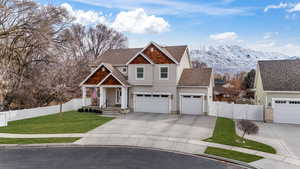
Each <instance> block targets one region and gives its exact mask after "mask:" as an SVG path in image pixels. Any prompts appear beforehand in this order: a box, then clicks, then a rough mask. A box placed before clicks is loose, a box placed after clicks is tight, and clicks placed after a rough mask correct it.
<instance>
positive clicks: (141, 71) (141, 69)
mask: <svg viewBox="0 0 300 169" xmlns="http://www.w3.org/2000/svg"><path fill="white" fill-rule="evenodd" d="M136 79H140V80H142V79H144V67H136Z"/></svg>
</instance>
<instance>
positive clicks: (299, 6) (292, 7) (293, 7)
mask: <svg viewBox="0 0 300 169" xmlns="http://www.w3.org/2000/svg"><path fill="white" fill-rule="evenodd" d="M270 9H286V11H287V12H289V13H292V12H299V11H300V2H299V3H283V2H281V3H279V4H278V5H268V6H267V7H266V8H265V9H264V11H265V12H268V11H269V10H270Z"/></svg>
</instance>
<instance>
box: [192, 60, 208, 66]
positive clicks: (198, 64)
mask: <svg viewBox="0 0 300 169" xmlns="http://www.w3.org/2000/svg"><path fill="white" fill-rule="evenodd" d="M192 65H193V68H207V64H206V63H204V62H201V61H199V60H194V61H192Z"/></svg>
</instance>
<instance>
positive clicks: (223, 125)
mask: <svg viewBox="0 0 300 169" xmlns="http://www.w3.org/2000/svg"><path fill="white" fill-rule="evenodd" d="M239 140H241V137H240V136H238V135H237V134H236V132H235V122H234V121H233V120H231V119H228V118H222V117H218V119H217V122H216V126H215V129H214V133H213V136H212V137H211V138H208V139H205V140H204V141H208V142H214V143H219V144H226V145H231V146H237V147H243V148H248V149H253V150H258V151H263V152H267V153H273V154H276V150H275V149H274V148H273V147H271V146H269V145H266V144H263V143H259V142H256V141H252V140H248V139H245V141H246V142H245V143H241V142H240V141H239Z"/></svg>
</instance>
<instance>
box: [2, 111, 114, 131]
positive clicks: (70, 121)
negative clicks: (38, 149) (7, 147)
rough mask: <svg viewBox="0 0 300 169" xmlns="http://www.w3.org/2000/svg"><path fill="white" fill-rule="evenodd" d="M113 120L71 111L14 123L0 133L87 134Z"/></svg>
mask: <svg viewBox="0 0 300 169" xmlns="http://www.w3.org/2000/svg"><path fill="white" fill-rule="evenodd" d="M112 119H113V118H112V117H103V116H99V115H96V114H93V113H79V112H77V111H69V112H63V113H58V114H52V115H47V116H41V117H35V118H30V119H24V120H17V121H12V122H9V123H8V126H6V127H0V133H17V134H58V133H85V132H88V131H89V130H91V129H94V128H96V127H98V126H100V125H102V124H104V123H106V122H108V121H110V120H112Z"/></svg>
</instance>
